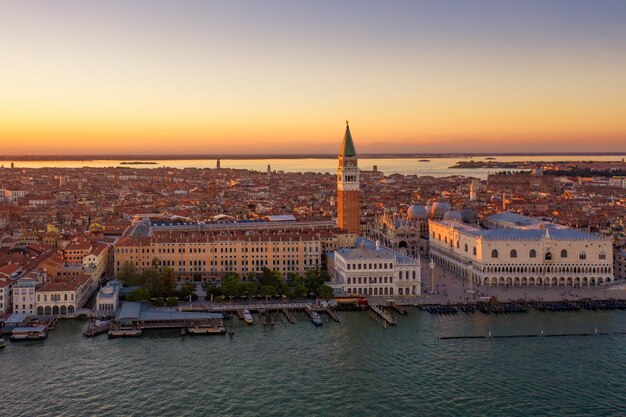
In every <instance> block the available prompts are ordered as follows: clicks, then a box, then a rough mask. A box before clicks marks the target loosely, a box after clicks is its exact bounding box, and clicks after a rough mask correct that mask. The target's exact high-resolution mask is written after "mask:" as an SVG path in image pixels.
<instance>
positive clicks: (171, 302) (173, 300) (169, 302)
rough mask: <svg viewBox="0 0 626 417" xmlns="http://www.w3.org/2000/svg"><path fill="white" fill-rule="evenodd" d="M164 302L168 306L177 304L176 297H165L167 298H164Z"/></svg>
mask: <svg viewBox="0 0 626 417" xmlns="http://www.w3.org/2000/svg"><path fill="white" fill-rule="evenodd" d="M165 303H166V304H167V305H168V307H174V306H177V305H178V298H176V297H167V300H165Z"/></svg>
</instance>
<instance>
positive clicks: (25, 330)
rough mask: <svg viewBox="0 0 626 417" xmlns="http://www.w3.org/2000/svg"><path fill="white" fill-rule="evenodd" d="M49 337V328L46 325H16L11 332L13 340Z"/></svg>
mask: <svg viewBox="0 0 626 417" xmlns="http://www.w3.org/2000/svg"><path fill="white" fill-rule="evenodd" d="M46 337H48V328H47V327H46V326H44V325H39V326H29V327H16V328H14V329H13V331H12V332H11V340H16V341H17V340H41V339H45V338H46Z"/></svg>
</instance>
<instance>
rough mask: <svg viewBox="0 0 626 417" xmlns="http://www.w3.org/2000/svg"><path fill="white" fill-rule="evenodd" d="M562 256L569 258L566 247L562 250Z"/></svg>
mask: <svg viewBox="0 0 626 417" xmlns="http://www.w3.org/2000/svg"><path fill="white" fill-rule="evenodd" d="M561 258H567V251H566V250H565V249H563V250H562V251H561Z"/></svg>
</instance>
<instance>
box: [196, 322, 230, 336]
mask: <svg viewBox="0 0 626 417" xmlns="http://www.w3.org/2000/svg"><path fill="white" fill-rule="evenodd" d="M187 334H189V335H213V334H222V335H223V334H226V327H224V325H223V324H202V325H198V326H193V327H188V328H187Z"/></svg>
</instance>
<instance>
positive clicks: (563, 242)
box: [429, 215, 614, 286]
mask: <svg viewBox="0 0 626 417" xmlns="http://www.w3.org/2000/svg"><path fill="white" fill-rule="evenodd" d="M516 216H518V215H516ZM500 217H502V216H500ZM522 217H524V216H522ZM527 219H528V220H529V221H528V224H529V225H521V226H518V227H517V228H506V227H501V228H498V229H479V228H476V227H473V226H469V225H467V224H463V223H461V222H458V221H450V220H443V221H431V222H430V227H429V228H430V255H431V258H432V260H433V261H434V262H436V263H438V264H440V265H442V266H444V267H445V268H447V269H450V270H452V271H454V272H456V273H458V274H459V275H461V276H463V277H465V278H466V279H468V280H469V281H471V282H473V283H474V284H477V285H507V286H529V285H544V286H563V285H568V286H589V285H599V284H604V283H609V282H612V281H613V280H614V276H613V251H612V242H611V238H609V237H606V236H602V235H597V234H591V233H586V232H582V231H579V230H575V229H570V228H567V227H564V226H558V225H554V227H552V226H550V225H545V224H542V223H541V222H532V221H531V220H532V219H530V218H527ZM500 220H501V219H500ZM519 220H521V219H519V218H516V221H519Z"/></svg>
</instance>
